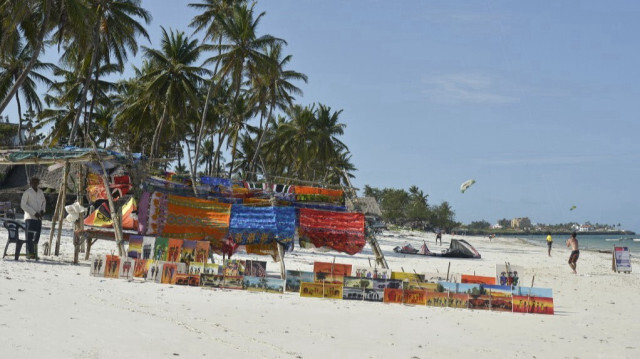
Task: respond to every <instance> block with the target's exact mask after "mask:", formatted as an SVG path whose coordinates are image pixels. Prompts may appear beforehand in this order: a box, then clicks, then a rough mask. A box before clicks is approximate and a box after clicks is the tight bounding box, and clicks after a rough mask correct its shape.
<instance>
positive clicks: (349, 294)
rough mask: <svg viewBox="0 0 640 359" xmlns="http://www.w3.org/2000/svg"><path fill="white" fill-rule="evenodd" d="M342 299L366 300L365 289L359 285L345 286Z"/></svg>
mask: <svg viewBox="0 0 640 359" xmlns="http://www.w3.org/2000/svg"><path fill="white" fill-rule="evenodd" d="M342 299H344V300H364V289H362V288H357V287H343V288H342Z"/></svg>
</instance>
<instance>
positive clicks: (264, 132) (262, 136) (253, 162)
mask: <svg viewBox="0 0 640 359" xmlns="http://www.w3.org/2000/svg"><path fill="white" fill-rule="evenodd" d="M274 107H275V101H271V106H269V115H268V116H267V121H266V123H265V124H264V129H262V131H261V132H260V138H259V139H258V144H257V145H256V152H255V153H254V154H253V159H252V160H251V166H250V167H249V168H251V171H255V169H254V167H255V165H256V161H257V160H258V155H259V154H260V147H261V146H262V141H263V140H264V135H265V134H266V133H267V131H268V129H269V121H270V120H271V114H272V113H273V108H274ZM260 127H262V126H260Z"/></svg>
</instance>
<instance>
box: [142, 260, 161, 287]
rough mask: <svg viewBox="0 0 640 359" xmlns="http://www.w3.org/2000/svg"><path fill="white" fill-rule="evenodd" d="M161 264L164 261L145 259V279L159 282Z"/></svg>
mask: <svg viewBox="0 0 640 359" xmlns="http://www.w3.org/2000/svg"><path fill="white" fill-rule="evenodd" d="M163 264H164V262H161V261H154V260H147V276H146V277H145V279H146V280H150V281H153V282H159V281H160V277H161V274H160V272H161V271H162V265H163Z"/></svg>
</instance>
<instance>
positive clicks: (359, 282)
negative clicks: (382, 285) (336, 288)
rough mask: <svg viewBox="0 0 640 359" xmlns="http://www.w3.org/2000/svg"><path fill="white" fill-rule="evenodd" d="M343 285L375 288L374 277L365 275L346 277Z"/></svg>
mask: <svg viewBox="0 0 640 359" xmlns="http://www.w3.org/2000/svg"><path fill="white" fill-rule="evenodd" d="M343 286H344V287H349V288H360V289H366V288H368V289H373V279H368V278H365V277H344V283H343Z"/></svg>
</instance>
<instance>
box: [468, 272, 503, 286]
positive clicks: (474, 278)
mask: <svg viewBox="0 0 640 359" xmlns="http://www.w3.org/2000/svg"><path fill="white" fill-rule="evenodd" d="M461 283H470V284H490V285H494V284H496V279H495V278H493V277H483V276H479V275H469V274H463V275H462V278H461Z"/></svg>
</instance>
